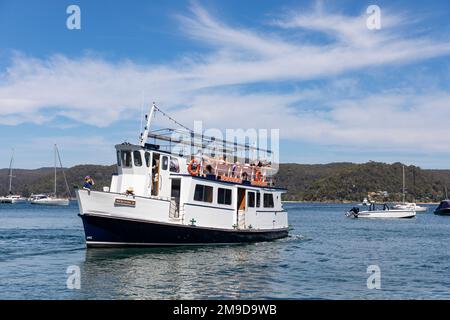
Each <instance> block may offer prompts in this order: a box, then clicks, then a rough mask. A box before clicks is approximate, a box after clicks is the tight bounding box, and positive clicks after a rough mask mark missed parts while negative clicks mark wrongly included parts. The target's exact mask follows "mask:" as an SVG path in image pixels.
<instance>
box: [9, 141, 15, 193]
mask: <svg viewBox="0 0 450 320" xmlns="http://www.w3.org/2000/svg"><path fill="white" fill-rule="evenodd" d="M13 159H14V149H13V150H12V154H11V161H10V162H9V194H12V177H13V169H12V164H13Z"/></svg>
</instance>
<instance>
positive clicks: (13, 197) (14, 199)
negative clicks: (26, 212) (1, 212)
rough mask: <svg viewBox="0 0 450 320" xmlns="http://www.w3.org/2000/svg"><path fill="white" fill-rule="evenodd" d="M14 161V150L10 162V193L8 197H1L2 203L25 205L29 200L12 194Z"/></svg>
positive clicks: (0, 201)
mask: <svg viewBox="0 0 450 320" xmlns="http://www.w3.org/2000/svg"><path fill="white" fill-rule="evenodd" d="M13 161H14V150H13V152H12V155H11V161H10V162H9V191H8V195H6V196H4V197H0V203H23V202H26V201H27V199H26V198H24V197H22V196H20V195H17V194H13V193H12V178H13V168H12V166H13Z"/></svg>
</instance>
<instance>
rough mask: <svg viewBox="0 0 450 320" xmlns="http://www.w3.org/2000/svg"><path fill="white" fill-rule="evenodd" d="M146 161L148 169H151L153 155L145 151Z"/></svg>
mask: <svg viewBox="0 0 450 320" xmlns="http://www.w3.org/2000/svg"><path fill="white" fill-rule="evenodd" d="M144 160H145V165H146V167H147V168H150V160H151V153H150V152H148V151H145V153H144Z"/></svg>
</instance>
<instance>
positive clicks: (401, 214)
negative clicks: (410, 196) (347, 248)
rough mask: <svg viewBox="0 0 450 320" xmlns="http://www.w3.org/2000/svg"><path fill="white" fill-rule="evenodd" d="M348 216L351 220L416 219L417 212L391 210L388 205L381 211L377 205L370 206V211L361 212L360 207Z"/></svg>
mask: <svg viewBox="0 0 450 320" xmlns="http://www.w3.org/2000/svg"><path fill="white" fill-rule="evenodd" d="M346 216H347V217H349V218H373V219H407V218H414V217H415V216H416V212H415V211H413V210H410V209H408V210H398V209H391V208H389V206H388V205H387V204H383V207H382V208H381V209H379V208H377V207H376V204H375V203H372V204H371V205H370V206H369V210H365V211H361V210H359V208H358V207H354V208H352V209H350V210H349V211H348V212H347V213H346Z"/></svg>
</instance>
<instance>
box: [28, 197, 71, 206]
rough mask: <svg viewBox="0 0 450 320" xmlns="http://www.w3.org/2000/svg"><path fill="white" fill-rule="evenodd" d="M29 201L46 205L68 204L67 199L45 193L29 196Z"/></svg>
mask: <svg viewBox="0 0 450 320" xmlns="http://www.w3.org/2000/svg"><path fill="white" fill-rule="evenodd" d="M30 203H31V204H41V205H47V206H67V205H69V199H66V198H56V197H52V196H50V195H47V194H36V195H32V196H31V198H30Z"/></svg>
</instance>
